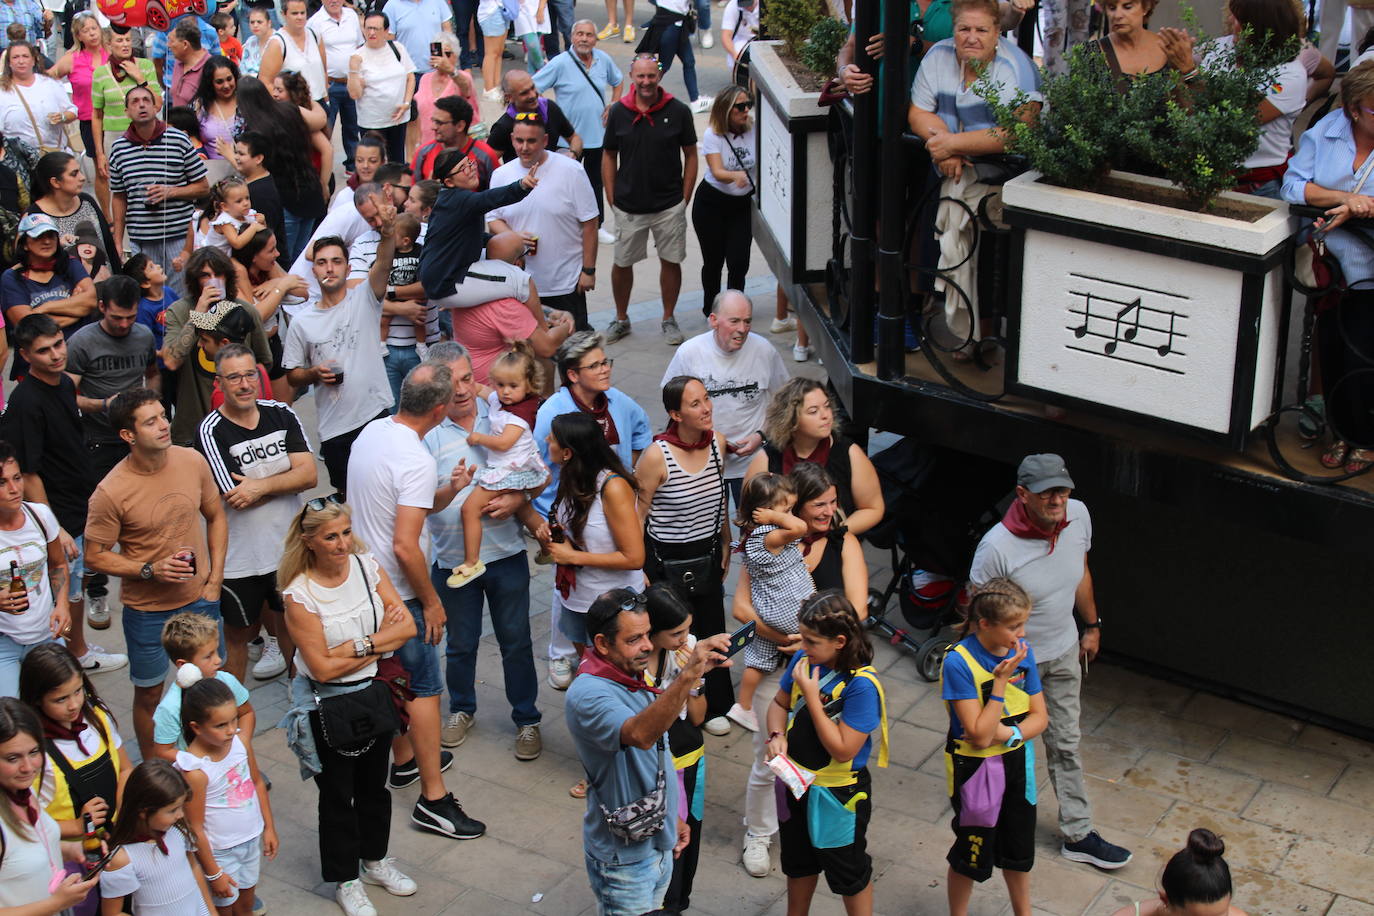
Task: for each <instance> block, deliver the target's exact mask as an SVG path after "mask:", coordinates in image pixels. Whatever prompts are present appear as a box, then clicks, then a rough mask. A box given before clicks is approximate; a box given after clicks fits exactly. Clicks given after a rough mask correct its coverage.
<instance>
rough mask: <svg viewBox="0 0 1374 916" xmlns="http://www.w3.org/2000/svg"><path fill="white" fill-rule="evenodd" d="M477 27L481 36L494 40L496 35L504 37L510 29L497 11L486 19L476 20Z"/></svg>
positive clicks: (508, 24) (503, 17) (504, 18)
mask: <svg viewBox="0 0 1374 916" xmlns="http://www.w3.org/2000/svg"><path fill="white" fill-rule="evenodd" d="M477 25H478V27H479V28H481V30H482V34H483V35H484V36H486V37H487V38H495V37H496V36H497V35H505V34H506V31H507V30H508V29H509V27H510V23H508V22H506V17H505V16H504V15H502V13H501V11H500V10H499V9H498V10H497V11H496V12H494V13H492V14H491V15H490V16H488V17H487V18H486V19H478V20H477Z"/></svg>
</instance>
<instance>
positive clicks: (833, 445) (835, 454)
mask: <svg viewBox="0 0 1374 916" xmlns="http://www.w3.org/2000/svg"><path fill="white" fill-rule="evenodd" d="M852 444H853V443H852V442H850V441H849V440H848V439H846V438H845V437H844V436H842V435H840V434H839V433H832V434H831V436H830V455H829V457H828V458H826V461H825V469H826V471H828V472H829V474H830V477H831V479H833V480H834V481H835V495H836V496H838V497H839V499H840V508H841V509H843V510H844V514H845V515H851V514H853V512H854V494H853V493H852V492H850V487H851V486H852V484H851V479H852V477H853V474H852V472H851V470H850V467H849V446H850V445H852ZM763 451H764V454H765V455H767V456H768V470H770V471H772V472H773V473H774V474H781V473H782V449H780V448H778V447H777V446H775V445H774V444H773V443H771V442H766V443H764V446H763ZM803 460H805V459H803Z"/></svg>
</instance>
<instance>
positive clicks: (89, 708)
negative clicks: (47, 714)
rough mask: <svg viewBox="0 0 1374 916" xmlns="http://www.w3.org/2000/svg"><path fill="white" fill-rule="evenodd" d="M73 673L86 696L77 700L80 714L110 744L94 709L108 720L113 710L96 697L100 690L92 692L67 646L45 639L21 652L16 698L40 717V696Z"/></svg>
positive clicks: (112, 719)
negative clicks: (23, 653)
mask: <svg viewBox="0 0 1374 916" xmlns="http://www.w3.org/2000/svg"><path fill="white" fill-rule="evenodd" d="M74 677H80V678H81V689H82V690H83V691H84V692H85V697H86V698H85V701H84V702H83V703H82V704H81V718H82V719H83V720H85V722H86V724H87V725H89V726H91V728H93V729H95V730H96V732H97V733H98V734H99V735H100V739H101V740H102V741H104V742H105V746H106V747H111V744H110V736H109V734H108V733H107V732H106V731H105V725H104V723H103V722H101V720H100V717H99V716H97V715H96V714H95V711H96V710H97V709H99V710H100V711H101V712H103V713H104V714H105V715H106V716H108V717H109V719H110V722H112V723H113V722H114V721H115V717H114V713H112V712H110V707H108V706H106V705H105V703H104V702H103V701H102V700H101V699H100V694H98V693H96V692H95V687H93V686H92V685H91V679H90V678H89V677H88V676H87V675H86V669H84V668H82V667H81V663H80V662H79V661H77V660H76V656H75V655H72V653H71V650H69V649H68V648H67V647H66V646H64V645H62V644H61V643H55V642H49V643H44V644H43V645H41V646H35V647H34V649H33V651H32V652H30V653H29V654H28V655H26V656H24V661H23V662H22V663H21V664H20V665H19V699H20V700H22V701H23V702H24V703H25V704H27V705H28V706H29V708H30V709H32V710H33V711H34V714H35V715H37V716H38V717H39V719H40V720H41V719H42V718H43V697H45V696H47V695H48V693H49V692H51V691H53V690H56V689H57V688H59V687H61V686H62V685H63V684H65V683H67V682H68V681H70V680H71V679H72V678H74ZM111 753H113V750H111Z"/></svg>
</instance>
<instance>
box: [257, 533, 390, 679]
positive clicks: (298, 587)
mask: <svg viewBox="0 0 1374 916" xmlns="http://www.w3.org/2000/svg"><path fill="white" fill-rule="evenodd" d="M354 524H357V519H356V518H354ZM387 546H388V547H389V546H390V544H389V543H388V545H387ZM359 562H361V564H362V567H361V569H360V568H359V565H358V564H359ZM381 578H382V577H381V574H380V573H378V572H377V558H376V557H375V556H373V555H372V554H370V553H364V554H358V555H357V556H356V557H354V558H351V559H350V560H349V561H348V578H347V579H345V580H344V581H343V584H342V585H338V586H335V587H334V588H326V587H325V586H323V585H321V584H320V583H318V582H312V581H311V580H310V579H309V578H308V577H307V576H306V575H305V573H301V574H300V575H299V576H297V577H296V578H294V579H292V580H291V582H290V583H289V584H288V585H287V586H286V588H284V589H282V590H281V594H282V598H283V599H285V598H288V597H289V598H293V599H295V600H296V601H298V602H300V605H301V607H303V608H305V610H307V611H308V612H310V613H311V614H314V615H315V616H316V617H318V618H320V625H321V626H322V627H323V628H324V642H325V645H327V646H337V645H339V644H341V643H346V642H351V641H352V640H355V639H357V638H359V637H361V636H371V635H372V634H373V633H376V632H377V631H378V630H379V629H381V620H382V618H383V617H384V616H385V615H386V611H385V609H384V608H383V607H382V599H381V596H380V595H379V594H378V593H377V583H378V582H379V581H381ZM364 580H366V581H364ZM374 614H375V619H374ZM296 667H297V668H298V669H300V672H301V674H304V675H305V676H306V677H308V678H311V679H313V680H319V678H317V677H315V674H314V672H312V671H311V670H310V666H309V665H308V664H307V663H306V660H305V655H304V653H301V652H297V653H296ZM376 673H377V663H376V662H375V661H374V662H369V663H368V664H366V665H364V666H363V667H361V668H359V669H358V670H357V671H353V672H350V673H348V674H345V675H343V676H341V677H338V678H335V680H336V681H358V680H363V679H364V678H369V677H373V676H374V675H376Z"/></svg>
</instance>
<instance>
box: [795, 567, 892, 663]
mask: <svg viewBox="0 0 1374 916" xmlns="http://www.w3.org/2000/svg"><path fill="white" fill-rule="evenodd" d="M797 622H798V623H800V624H801V625H802V626H804V627H806V628H807V629H808V630H814V631H815V632H816V633H817V634H818V635H820V636H824V637H825V638H826V639H839V638H840V637H841V636H843V637H844V645H843V646H842V647H841V648H840V651H839V652H838V653H837V654H836V656H835V664H834V666H833V667H834V668H835V670H837V671H848V672H850V673H851V674H852V673H853V672H855V671H858V670H859V669H860V668H862V667H864V666H865V665H871V664H873V644H872V643H870V642H869V641H868V632H867V631H866V630H865V629H864V624H863V621H862V620H860V619H859V614H858V612H857V611H855V610H854V605H852V604H850V603H849V599H848V598H846V597H845V596H844V592H842V591H840V590H839V589H834V588H828V589H826V590H825V591H822V592H813V593H812V594H811V597H809V598H807V599H806V600H805V601H803V602H802V603H801V609H800V610H799V611H797Z"/></svg>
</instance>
